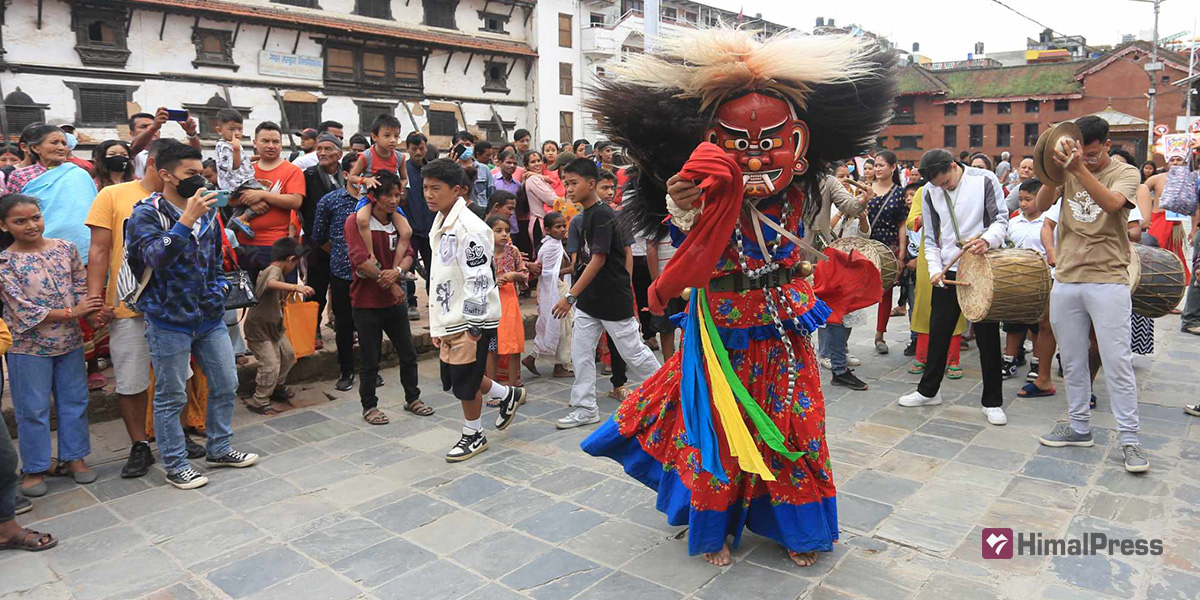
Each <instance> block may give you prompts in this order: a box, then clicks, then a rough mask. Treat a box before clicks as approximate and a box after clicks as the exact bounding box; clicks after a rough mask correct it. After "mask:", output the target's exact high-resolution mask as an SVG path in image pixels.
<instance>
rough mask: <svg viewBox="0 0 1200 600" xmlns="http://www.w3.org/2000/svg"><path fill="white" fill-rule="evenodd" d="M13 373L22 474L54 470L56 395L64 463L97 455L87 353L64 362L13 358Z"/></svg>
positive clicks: (53, 358)
mask: <svg viewBox="0 0 1200 600" xmlns="http://www.w3.org/2000/svg"><path fill="white" fill-rule="evenodd" d="M8 370H9V377H10V379H11V383H12V397H13V410H14V412H15V413H16V417H17V443H18V445H19V446H20V448H21V458H22V461H21V462H22V464H21V470H22V471H24V472H26V473H42V472H44V471H48V470H50V396H51V394H53V396H54V405H55V407H56V409H57V411H58V459H59V460H60V461H63V462H70V461H73V460H79V459H81V458H83V457H85V456H87V455H88V454H91V453H92V446H91V441H90V439H89V438H88V419H87V407H88V389H87V364H86V363H85V362H84V359H83V348H79V349H77V350H74V351H71V352H68V353H66V354H63V355H61V356H36V355H33V354H9V355H8Z"/></svg>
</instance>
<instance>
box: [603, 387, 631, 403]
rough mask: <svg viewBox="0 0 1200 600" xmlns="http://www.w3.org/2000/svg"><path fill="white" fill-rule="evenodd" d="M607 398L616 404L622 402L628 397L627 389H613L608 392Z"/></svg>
mask: <svg viewBox="0 0 1200 600" xmlns="http://www.w3.org/2000/svg"><path fill="white" fill-rule="evenodd" d="M608 397H609V398H612V399H613V400H616V401H618V402H624V401H625V399H626V398H628V397H629V389H628V388H626V387H625V386H621V387H616V388H613V389H612V390H611V391H609V392H608Z"/></svg>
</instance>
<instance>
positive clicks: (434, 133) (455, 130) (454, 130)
mask: <svg viewBox="0 0 1200 600" xmlns="http://www.w3.org/2000/svg"><path fill="white" fill-rule="evenodd" d="M434 114H448V115H450V116H452V117H454V126H453V127H451V129H450V133H442V132H438V131H434V130H433V128H434V125H435V122H434V117H433V115H434ZM439 118H442V117H439ZM427 121H428V125H429V127H428V129H429V135H430V137H433V136H439V137H442V136H444V137H453V136H454V134H455V133H458V131H459V126H458V125H459V124H458V113H457V112H455V111H453V110H430V111H429V115H428V117H427ZM436 125H438V126H444V125H445V123H440V122H439V123H436Z"/></svg>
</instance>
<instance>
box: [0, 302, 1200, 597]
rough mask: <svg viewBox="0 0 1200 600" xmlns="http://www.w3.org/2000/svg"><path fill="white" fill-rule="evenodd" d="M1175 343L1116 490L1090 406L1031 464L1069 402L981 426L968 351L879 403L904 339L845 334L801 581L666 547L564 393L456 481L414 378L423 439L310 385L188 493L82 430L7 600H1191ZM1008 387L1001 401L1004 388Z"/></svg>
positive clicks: (746, 561) (1192, 355)
mask: <svg viewBox="0 0 1200 600" xmlns="http://www.w3.org/2000/svg"><path fill="white" fill-rule="evenodd" d="M1177 323H1178V321H1177V320H1176V319H1175V318H1165V319H1160V323H1159V326H1160V327H1159V347H1158V354H1157V355H1156V356H1155V357H1154V359H1153V360H1152V361H1151V360H1147V359H1143V358H1138V359H1137V361H1136V363H1137V367H1138V376H1139V382H1140V386H1141V388H1142V390H1143V392H1142V397H1141V398H1142V408H1141V415H1142V430H1143V432H1144V434H1143V437H1142V440H1143V442H1144V444H1145V446H1146V448H1147V449H1148V450H1149V454H1150V456H1151V460H1152V462H1153V469H1152V470H1151V471H1150V473H1148V474H1146V475H1143V476H1132V475H1129V474H1126V473H1125V472H1124V471H1123V470H1122V469H1121V463H1120V461H1119V452H1118V451H1116V450H1115V441H1114V436H1113V433H1112V430H1111V429H1110V428H1112V427H1114V421H1113V418H1112V415H1111V413H1110V412H1109V411H1108V410H1107V408H1106V407H1107V402H1106V401H1105V400H1104V396H1105V394H1104V391H1103V387H1102V384H1101V387H1100V389H1099V390H1098V391H1099V395H1100V397H1101V408H1100V409H1099V411H1098V412H1097V414H1096V415H1095V421H1094V422H1095V424H1096V425H1097V426H1098V427H1099V428H1103V429H1098V430H1097V433H1098V437H1099V440H1100V443H1099V444H1098V445H1097V446H1096V447H1095V448H1092V449H1063V450H1055V449H1050V448H1043V447H1040V446H1039V445H1038V443H1037V435H1038V434H1040V433H1042V432H1043V431H1045V430H1047V429H1048V428H1049V427H1050V426H1051V424H1052V422H1053V421H1054V420H1055V419H1056V418H1061V417H1062V416H1063V413H1064V400H1063V397H1062V395H1061V393H1060V395H1059V396H1058V397H1055V398H1050V399H1041V400H1030V401H1015V402H1007V401H1006V407H1007V409H1008V413H1009V417H1010V424H1009V425H1008V426H1006V427H991V426H988V425H987V424H986V422H985V421H984V420H983V418H982V416H981V414H980V413H979V410H978V404H977V402H978V393H979V390H978V385H977V384H976V383H975V382H976V381H978V369H977V367H975V366H973V365H974V364H975V361H976V360H977V358H976V354H975V353H974V352H970V353H967V354H965V355H964V364H965V366H966V367H967V368H966V372H967V374H966V378H965V379H963V380H961V381H959V382H948V383H947V385H946V386H945V387H944V392H943V393H944V394H945V396H946V400H947V403H946V404H945V405H943V406H940V407H933V408H925V409H900V408H898V407H896V406H895V403H894V402H895V398H896V397H897V396H898V395H899V394H901V393H904V392H907V391H909V390H910V389H912V387H913V384H914V382H915V381H916V377H915V376H912V375H908V374H906V373H905V366H906V362H905V359H904V357H903V356H901V354H900V349H901V346H902V344H901V343H900V340H901V339H902V338H903V337H904V336H905V333H904V332H903V331H895V332H893V333H891V334H889V339H890V340H893V342H892V350H893V353H892V354H890V355H888V356H885V357H875V356H874V354H873V351H872V350H871V349H870V347H869V345H870V334H869V333H868V332H865V331H860V332H856V333H855V336H854V340H853V341H854V345H853V347H852V351H853V352H856V353H857V354H858V355H859V356H861V357H864V358H869V359H870V360H869V364H867V365H866V366H864V367H862V368H861V369H860V371H859V373H860V374H861V375H863V376H864V378H865V379H867V380H868V381H869V382H870V383H871V390H870V391H868V392H862V393H847V392H845V391H844V390H843V389H841V388H828V387H827V388H826V393H827V396H826V398H827V402H828V414H829V418H828V429H829V436H830V437H829V441H830V446H831V449H832V454H833V458H834V463H835V467H834V472H835V474H836V477H837V482H838V484H839V498H838V500H839V502H838V504H839V509H840V510H839V516H840V519H841V522H840V525H841V530H842V541H841V543H840V544H838V545H837V546H836V550H835V551H834V552H833V553H832V554H826V555H822V556H821V558H820V562H819V563H818V564H817V566H815V567H812V568H809V569H797V568H795V567H793V566H792V565H791V563H790V562H789V561H788V559H787V558H786V556H785V554H784V553H783V552H781V551H780V550H779V549H778V548H777V547H776V546H775V545H774V544H773V543H770V542H767V541H765V540H763V539H762V538H759V537H757V536H754V535H751V534H747V536H746V537H745V538H744V539H743V544H742V546H741V547H740V548H739V549H738V550H737V551H736V552H735V553H734V559H735V562H734V564H733V565H732V566H731V567H729V568H723V569H721V568H716V567H713V566H710V565H708V564H706V563H705V562H704V561H702V560H700V559H699V558H689V557H688V556H687V552H686V538H685V535H686V534H685V532H684V530H683V528H679V527H668V526H666V525H665V523H664V521H663V519H662V518H661V516H660V515H659V514H658V513H657V512H655V510H654V508H653V495H652V494H651V493H650V492H649V491H648V490H646V489H644V488H643V487H641V486H640V485H635V484H634V483H633V482H632V481H631V480H630V479H628V478H626V477H625V476H623V474H622V473H621V470H620V468H619V467H618V466H617V465H616V464H615V463H612V462H609V461H605V460H598V459H593V458H590V457H588V456H586V455H584V454H583V453H582V452H580V451H579V449H578V444H579V441H580V440H581V439H582V438H583V436H585V435H586V434H587V431H579V430H576V431H568V432H559V431H557V430H556V429H555V428H554V424H553V420H554V419H555V418H557V417H559V416H561V415H562V414H563V413H564V412H565V409H564V407H565V405H566V401H567V398H568V393H569V390H568V388H567V386H566V384H565V383H564V382H562V381H561V380H559V381H552V380H545V379H541V380H534V379H528V380H527V381H528V389H529V391H530V393H531V401H530V402H529V403H528V404H527V405H526V406H525V407H523V408H522V410H521V416H520V417H519V420H518V422H517V423H515V424H514V426H513V427H512V428H510V429H509V430H508V431H507V432H491V431H489V438H490V440H491V450H490V451H488V452H487V453H486V454H484V455H482V456H480V457H478V458H476V459H474V460H472V461H469V462H468V463H467V464H465V465H459V466H451V465H448V464H447V463H445V462H444V461H443V460H442V458H441V455H442V454H443V453H444V452H445V451H446V450H447V448H448V447H449V445H450V444H452V443H453V442H454V441H455V440H456V439H457V436H458V433H457V432H458V428H459V417H458V414H457V413H458V410H457V406H456V405H455V403H454V402H453V401H452V399H451V398H450V397H448V396H446V395H445V394H443V393H440V392H433V391H432V390H434V389H436V387H435V386H434V385H433V374H434V371H433V367H434V363H431V362H426V363H423V365H422V373H423V377H424V379H425V382H426V385H425V386H424V389H425V390H426V394H425V398H426V399H427V401H429V402H430V403H431V404H432V405H434V406H435V407H436V408H437V409H438V415H437V416H436V417H434V418H428V419H420V418H416V417H413V416H411V415H409V414H406V413H402V412H401V411H399V410H398V407H397V403H398V402H399V398H398V397H397V393H398V391H399V389H398V388H399V386H398V385H396V384H395V382H394V380H395V375H394V373H395V371H393V372H392V375H391V376H390V380H391V381H392V383H389V384H388V386H387V387H385V388H384V389H383V390H381V392H382V397H383V398H384V399H385V403H384V404H385V408H391V409H392V410H391V415H392V418H393V424H392V425H389V426H386V427H371V426H369V425H367V424H365V423H364V422H363V421H362V420H361V419H360V418H359V409H358V406H357V402H356V400H355V399H354V397H353V396H352V395H350V394H338V393H336V392H334V391H333V390H332V386H331V383H328V382H326V383H322V384H318V385H312V386H308V387H306V388H305V389H304V390H303V392H302V393H301V394H300V399H301V400H303V402H302V404H309V405H310V406H308V407H302V408H301V409H299V410H297V411H294V412H289V413H287V414H286V415H283V416H279V417H275V418H273V419H266V418H262V417H257V416H254V415H250V414H249V413H247V412H246V411H244V410H240V409H239V411H238V416H237V420H236V434H237V435H236V439H235V441H236V443H237V446H238V447H239V448H241V449H244V450H252V451H255V452H259V453H260V454H262V455H263V456H264V457H265V458H264V460H263V462H262V464H261V465H260V466H258V467H255V468H252V469H246V470H241V471H228V470H226V471H220V472H216V473H214V474H212V483H211V484H209V485H208V486H207V487H205V488H202V489H200V490H197V491H193V492H182V491H178V490H175V489H172V488H168V487H166V486H165V485H164V483H163V479H162V477H163V475H162V472H161V471H159V470H157V469H156V470H155V471H154V472H152V474H151V475H150V476H148V477H146V478H143V479H138V480H122V479H119V478H117V472H118V471H119V469H120V466H121V458H122V457H121V454H123V453H124V451H125V448H124V445H125V442H124V441H123V439H122V437H123V434H122V433H121V428H120V425H119V423H104V424H98V425H96V426H94V428H93V430H94V437H93V446H94V447H95V449H96V453H95V454H94V455H93V457H92V458H93V463H94V464H96V465H97V470H98V471H99V472H100V473H101V474H102V477H101V479H100V481H98V482H97V483H95V484H92V485H89V486H80V487H76V486H74V485H73V484H67V483H64V482H62V481H61V480H59V481H57V482H55V487H54V492H55V493H53V494H52V495H50V496H48V497H46V498H43V499H39V500H38V501H37V508H36V511H35V512H34V513H31V515H26V516H25V517H23V518H22V522H23V523H31V524H32V525H33V526H35V527H37V528H39V529H41V530H44V531H51V532H54V533H56V534H57V535H59V536H61V537H62V539H63V541H62V543H61V545H60V546H59V547H58V548H57V549H54V550H52V551H49V552H45V553H41V554H25V553H17V552H3V553H0V599H2V600H15V599H17V598H21V599H26V600H30V599H35V598H36V599H47V600H49V599H52V600H64V599H68V598H75V599H78V600H101V599H119V600H134V599H139V598H142V599H147V600H149V599H154V600H168V599H180V600H182V599H189V600H191V599H204V600H212V599H227V598H235V599H242V598H245V599H251V600H268V599H285V598H287V599H301V600H355V599H378V600H392V599H418V600H424V599H444V600H449V599H455V598H468V599H470V600H508V599H516V598H534V599H536V600H557V599H564V600H565V599H567V598H577V599H581V600H583V599H586V600H592V599H610V598H622V597H628V598H637V599H638V600H642V599H645V600H658V599H674V598H695V599H699V600H717V599H723V598H762V599H765V600H774V599H778V600H791V599H795V598H814V599H821V600H844V599H851V598H860V599H876V598H877V599H880V600H899V599H903V598H918V599H922V600H925V599H938V600H942V599H956V600H957V599H964V600H973V599H992V598H1022V599H1024V598H1045V599H1052V600H1076V599H1078V600H1084V599H1087V600H1093V599H1107V598H1121V599H1125V598H1150V599H1160V598H1162V599H1165V598H1175V599H1180V600H1183V599H1194V598H1197V597H1200V471H1197V470H1196V469H1195V468H1193V466H1192V465H1194V464H1195V463H1194V461H1195V460H1196V459H1198V458H1200V419H1192V418H1190V417H1187V416H1185V415H1184V414H1183V413H1182V412H1181V411H1180V409H1179V406H1180V405H1181V404H1183V403H1184V402H1185V401H1190V402H1194V401H1195V400H1196V398H1197V397H1200V393H1198V392H1200V382H1198V381H1197V377H1196V371H1195V369H1196V365H1200V350H1197V346H1198V344H1197V342H1200V340H1198V339H1197V338H1193V337H1190V336H1186V335H1183V334H1180V333H1177V332H1175V331H1174V329H1175V328H1176V327H1177ZM896 325H900V324H899V323H896ZM893 327H894V328H896V326H895V325H894V326H893ZM826 379H828V375H827V374H826ZM1058 383H1060V384H1061V382H1058ZM1005 387H1006V389H1007V391H1008V394H1007V396H1008V397H1010V398H1011V397H1013V396H1015V392H1016V390H1017V388H1018V387H1019V383H1016V382H1013V383H1009V384H1007V385H1006V386H1005ZM602 407H603V408H604V409H606V410H607V411H610V412H611V410H612V409H613V407H614V403H613V402H612V401H606V402H603V403H602ZM30 517H32V518H30ZM984 526H998V527H1012V528H1014V529H1016V530H1017V531H1026V532H1040V533H1042V534H1043V535H1044V536H1045V537H1063V536H1069V537H1074V536H1076V535H1078V534H1079V533H1081V532H1103V533H1106V534H1108V535H1110V536H1115V537H1120V538H1134V537H1160V538H1162V540H1163V544H1164V546H1165V553H1164V554H1163V555H1162V556H1142V557H1139V556H1131V557H1107V556H1091V557H1055V558H1049V557H1043V558H1037V557H1028V556H1024V557H1020V556H1019V557H1017V558H1015V559H1013V560H1007V561H984V560H982V559H981V555H980V547H981V541H980V538H981V528H982V527H984Z"/></svg>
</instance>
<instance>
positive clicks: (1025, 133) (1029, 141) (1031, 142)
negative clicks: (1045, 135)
mask: <svg viewBox="0 0 1200 600" xmlns="http://www.w3.org/2000/svg"><path fill="white" fill-rule="evenodd" d="M1031 125H1032V126H1033V128H1034V133H1033V135H1032V136H1031V135H1030V134H1029V127H1030V126H1031ZM1040 129H1041V125H1040V124H1038V123H1026V124H1025V126H1024V127H1023V128H1022V129H1021V136H1022V137H1023V138H1025V147H1026V148H1032V147H1034V146H1036V145H1037V141H1038V137H1039V136H1040V135H1041V131H1039V130H1040Z"/></svg>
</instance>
